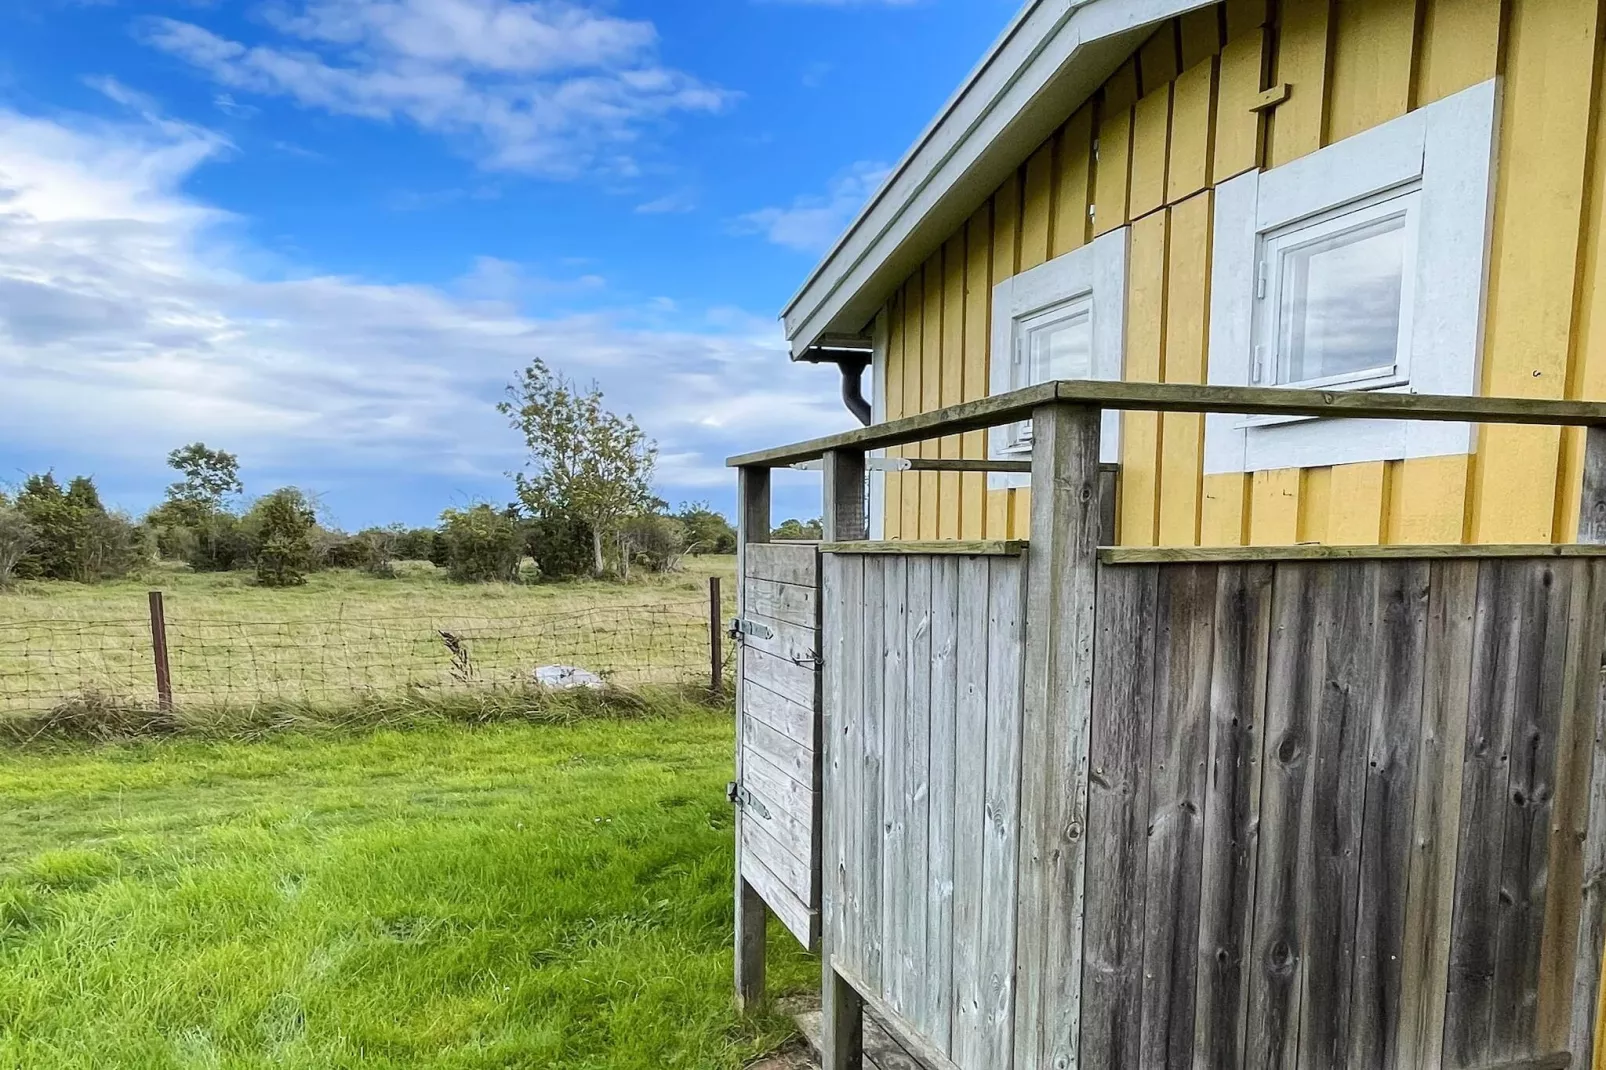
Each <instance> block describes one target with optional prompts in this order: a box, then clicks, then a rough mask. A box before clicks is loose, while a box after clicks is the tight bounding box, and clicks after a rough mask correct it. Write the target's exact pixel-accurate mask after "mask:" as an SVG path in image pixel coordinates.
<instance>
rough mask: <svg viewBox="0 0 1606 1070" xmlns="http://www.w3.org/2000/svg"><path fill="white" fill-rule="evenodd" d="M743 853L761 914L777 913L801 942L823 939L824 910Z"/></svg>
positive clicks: (748, 880)
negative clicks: (804, 898) (811, 903)
mask: <svg viewBox="0 0 1606 1070" xmlns="http://www.w3.org/2000/svg"><path fill="white" fill-rule="evenodd" d="M747 827H748V826H744V831H743V839H744V840H745V838H746V836H747V835H748V834H747V832H746V829H747ZM738 843H739V844H741V843H742V841H738ZM743 852H744V857H743V860H742V865H743V869H742V873H743V874H744V878H743V879H744V881H745V883H746V885H747V886H748V887H749V888H750V889H751V894H753V895H755V896H757V897H758V905H759V906H760V907H762V908H763V909H764V912H763V913H762V914H759V915H757V916H759V917H767V916H768V915H769V914H771V913H773V914H774V915H775V917H776V918H777V919H778V920H779V921H780V922H781V924H782V925H784V926H785V927H786V930H787V932H789V933H791V934H792V935H793V936H794V937H796V938H797V940H798V942H799V943H802V944H806V945H808V946H813V945H814V944H815V942H816V941H818V940H819V938H820V912H819V911H818V910H815V909H813V908H812V907H810V906H809V905H808V904H806V903H804V902H802V901H801V900H800V899H798V897H797V896H796V895H794V894H792V889H791V888H789V887H787V884H786V881H785V879H784V878H782V877H780V876H778V875H776V874H775V873H772V872H771V871H770V869H769V867H768V866H766V865H765V864H764V861H763V859H762V858H760V857H758V856H757V855H756V854H755V853H753V852H752V851H750V850H747V849H746V848H745V847H743ZM750 1005H751V1004H750Z"/></svg>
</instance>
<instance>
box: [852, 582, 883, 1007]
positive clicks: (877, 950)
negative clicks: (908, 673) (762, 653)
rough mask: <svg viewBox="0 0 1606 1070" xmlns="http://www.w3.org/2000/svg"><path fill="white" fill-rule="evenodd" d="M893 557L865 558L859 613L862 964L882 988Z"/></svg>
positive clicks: (874, 985)
mask: <svg viewBox="0 0 1606 1070" xmlns="http://www.w3.org/2000/svg"><path fill="white" fill-rule="evenodd" d="M887 565H888V559H887V558H885V557H867V558H865V561H864V604H863V605H862V606H860V607H859V612H860V614H861V615H862V617H863V622H864V633H863V634H864V658H865V669H864V680H863V684H864V713H863V716H862V718H861V723H862V724H863V726H864V731H863V733H862V744H861V745H862V747H863V749H864V754H863V766H862V768H861V769H860V780H861V784H862V786H863V791H862V795H861V800H860V801H861V803H862V805H863V806H864V817H863V820H862V821H861V823H860V826H859V827H860V829H861V831H862V836H861V838H860V842H859V873H860V881H861V885H860V889H861V890H860V900H861V901H860V905H859V937H858V939H859V965H860V967H861V968H862V969H863V970H864V974H863V976H864V980H865V983H866V984H868V985H870V986H871V988H872V989H874V990H875V991H876V992H882V991H883V988H882V983H883V982H882V955H881V940H882V930H881V895H882V883H881V882H882V870H881V859H882V839H883V837H884V835H885V830H884V827H883V810H882V808H881V807H882V798H883V795H882V793H883V791H884V790H885V789H884V787H883V777H884V770H885V767H886V760H885V757H884V754H885V749H884V744H883V741H882V732H883V727H882V726H883V718H882V713H881V704H882V693H883V688H884V687H885V680H886V649H885V641H884V639H883V628H884V622H883V612H884V610H883V608H882V603H883V600H884V598H885V592H886V573H887Z"/></svg>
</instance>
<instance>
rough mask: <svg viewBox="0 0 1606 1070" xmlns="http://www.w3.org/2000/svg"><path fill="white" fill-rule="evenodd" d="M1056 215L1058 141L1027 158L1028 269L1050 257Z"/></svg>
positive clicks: (1024, 248) (1024, 233)
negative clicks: (1055, 190) (1055, 165)
mask: <svg viewBox="0 0 1606 1070" xmlns="http://www.w3.org/2000/svg"><path fill="white" fill-rule="evenodd" d="M1053 218H1054V142H1053V141H1052V140H1050V141H1048V142H1046V143H1045V144H1044V145H1043V147H1042V148H1040V149H1038V150H1037V151H1036V152H1034V153H1032V155H1031V158H1030V159H1028V160H1027V161H1026V184H1025V188H1024V193H1023V199H1022V201H1021V221H1020V264H1019V266H1018V267H1017V269H1016V270H1017V271H1026V270H1028V269H1030V268H1034V267H1036V266H1037V265H1039V264H1041V263H1043V262H1045V261H1046V260H1048V242H1049V229H1050V226H1051V222H1052V220H1053Z"/></svg>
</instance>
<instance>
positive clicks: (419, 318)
mask: <svg viewBox="0 0 1606 1070" xmlns="http://www.w3.org/2000/svg"><path fill="white" fill-rule="evenodd" d="M226 147H227V146H226V143H225V142H223V141H222V140H221V139H219V138H217V137H215V136H213V135H211V134H210V133H208V132H206V131H204V130H200V129H197V128H194V127H190V126H183V125H179V124H173V123H164V122H160V121H156V120H143V121H139V122H136V123H130V124H122V125H106V124H88V123H82V124H71V123H66V122H60V121H50V120H45V119H40V118H35V117H29V116H24V115H19V114H16V113H14V112H7V111H3V110H0V384H3V385H0V406H3V412H4V419H3V420H0V447H3V446H4V444H6V443H10V444H12V445H13V446H19V445H22V444H26V445H27V446H29V447H30V448H31V449H33V450H38V451H42V452H48V451H49V450H51V449H59V450H71V451H74V452H80V453H81V452H85V451H88V452H91V453H102V454H104V455H105V456H108V457H114V456H115V457H123V458H127V459H130V460H135V459H140V460H142V459H144V458H149V465H150V467H151V469H152V470H153V471H154V470H156V469H158V468H159V467H160V464H161V457H162V454H163V453H164V451H165V450H167V449H168V448H170V447H171V446H172V445H175V444H178V443H181V442H186V441H192V440H194V439H205V440H207V441H210V442H214V443H215V444H218V445H222V446H226V447H228V448H230V449H233V450H237V451H240V452H242V453H245V454H246V455H247V456H249V457H251V458H252V460H253V463H256V464H261V465H264V466H272V467H275V468H281V469H286V470H290V471H295V472H300V473H308V474H311V475H312V476H315V475H316V474H317V473H319V472H370V473H372V474H373V478H375V479H381V480H382V479H384V478H385V476H386V474H387V473H391V474H396V475H398V476H399V475H401V474H413V473H460V474H463V475H464V476H484V475H491V476H495V475H498V474H499V473H501V472H502V471H504V470H506V469H507V468H509V467H511V466H513V465H514V464H516V463H517V449H516V445H517V443H516V441H515V440H514V439H513V437H512V432H511V431H509V430H508V429H507V428H506V427H505V425H504V424H503V422H502V419H501V417H499V416H498V415H497V414H496V413H495V412H494V410H493V408H492V406H493V405H494V403H495V402H496V401H497V400H498V398H499V397H500V394H501V389H502V386H503V385H504V384H505V383H506V382H508V381H509V380H510V378H511V377H512V376H513V374H514V372H515V371H516V370H517V369H518V368H519V367H521V366H522V365H523V364H524V363H526V362H527V361H528V360H529V359H530V358H532V357H536V356H540V357H544V358H546V359H547V360H548V361H550V362H551V363H553V364H554V365H556V366H557V367H559V368H561V369H562V370H564V371H566V372H567V373H569V374H571V375H574V376H575V377H577V378H579V379H582V380H590V379H593V378H594V379H596V380H597V381H599V382H600V383H601V384H602V386H603V388H604V389H605V390H606V391H607V393H608V396H609V400H610V403H611V404H612V405H613V406H614V407H616V408H618V409H621V410H625V411H630V412H632V413H633V414H634V415H635V416H636V417H637V419H638V420H640V421H641V423H642V424H643V426H644V427H645V428H646V429H647V430H648V432H649V433H650V434H651V435H653V436H654V437H656V438H657V439H658V440H659V442H660V444H661V445H662V447H663V456H664V458H665V461H664V464H663V466H662V473H661V482H662V483H663V484H664V486H665V492H666V493H667V494H669V495H671V496H673V495H675V494H677V493H680V491H679V490H677V488H697V487H715V486H720V485H724V484H726V483H727V482H728V479H729V474H728V473H727V472H725V471H724V470H723V468H722V467H721V462H722V459H723V457H724V456H725V455H726V454H727V453H730V452H736V451H738V450H741V449H747V448H753V447H755V446H758V445H763V444H771V443H774V442H777V441H783V440H787V439H791V438H796V437H806V436H808V435H813V434H817V433H822V432H824V431H827V430H831V429H838V428H841V427H843V426H845V425H846V423H847V419H846V417H845V414H844V413H843V412H842V411H841V409H840V407H839V406H838V404H837V402H836V400H835V390H834V383H832V382H830V381H829V380H828V379H827V378H826V377H825V375H824V374H823V373H819V372H816V371H815V370H813V369H808V368H798V367H793V366H791V365H790V364H789V362H788V361H787V359H786V356H785V352H784V346H783V344H782V342H781V339H780V337H779V332H778V330H777V329H776V327H775V326H774V325H773V323H770V322H767V321H762V320H757V319H754V318H752V317H748V316H746V315H745V314H740V313H734V312H731V311H729V310H721V311H719V312H717V313H710V314H709V316H708V317H707V318H706V319H705V320H703V321H702V322H701V323H693V324H690V325H682V326H681V327H680V328H679V329H668V328H665V327H662V326H658V325H657V324H659V323H660V322H661V317H662V315H663V313H664V309H663V307H662V306H661V304H659V305H655V306H653V307H644V308H641V309H623V310H619V311H615V312H609V313H600V312H599V313H590V314H584V315H580V314H570V315H563V316H558V317H552V318H539V317H534V316H531V315H527V314H524V313H522V312H521V311H520V310H519V307H518V304H517V301H518V299H519V297H520V296H521V295H522V294H523V293H524V292H525V290H526V289H527V288H528V287H530V286H532V285H540V282H539V280H531V279H529V278H528V277H526V276H525V275H524V273H523V272H522V271H520V270H519V269H518V268H517V266H516V265H509V264H507V263H504V262H502V261H497V260H491V259H485V260H481V261H479V262H478V263H476V264H475V265H473V267H472V270H470V271H469V272H468V273H467V274H466V275H465V277H464V279H463V280H462V281H461V283H460V284H459V285H458V286H457V287H455V288H453V289H451V290H446V289H441V288H438V287H432V286H423V285H377V284H374V283H370V282H366V281H363V280H361V279H355V278H345V277H334V276H327V275H310V274H309V275H306V276H304V277H288V278H277V279H270V278H261V277H253V276H252V275H251V274H248V273H246V272H243V271H241V270H240V269H239V268H238V267H237V266H236V265H237V264H238V263H241V262H245V261H250V260H255V259H257V258H256V257H255V256H254V255H252V251H251V250H249V249H239V248H238V247H237V246H234V245H231V244H230V241H229V240H228V239H229V236H230V232H231V231H235V232H236V233H237V230H238V228H237V227H233V226H231V223H233V222H235V221H233V220H232V217H230V216H228V215H227V214H226V213H223V212H220V211H217V210H216V209H214V208H211V207H209V206H208V205H206V204H204V203H201V202H199V201H197V200H195V199H194V198H193V197H191V196H189V195H187V194H186V193H185V192H184V191H183V188H182V186H183V183H184V181H185V179H186V178H187V177H188V176H189V175H190V174H191V172H192V171H193V170H194V169H195V168H196V167H198V166H200V165H201V164H203V163H204V162H206V161H208V160H210V159H212V158H214V157H216V156H217V155H218V154H219V153H221V152H223V151H225V149H226ZM235 254H239V255H235ZM568 284H572V285H573V286H576V287H582V288H590V289H592V291H593V294H594V293H595V291H596V288H597V287H598V286H599V285H600V280H597V279H593V278H579V279H576V280H572V282H571V283H568ZM0 452H3V449H0Z"/></svg>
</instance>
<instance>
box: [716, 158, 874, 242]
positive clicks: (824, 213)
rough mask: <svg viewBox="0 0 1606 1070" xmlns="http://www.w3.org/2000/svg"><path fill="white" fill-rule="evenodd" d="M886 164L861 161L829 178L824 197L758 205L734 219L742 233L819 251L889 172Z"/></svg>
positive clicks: (805, 197) (837, 234) (855, 212)
mask: <svg viewBox="0 0 1606 1070" xmlns="http://www.w3.org/2000/svg"><path fill="white" fill-rule="evenodd" d="M888 170H889V169H888V168H887V165H886V164H882V163H871V162H868V161H864V162H860V163H856V164H854V165H853V166H852V167H849V168H848V169H847V170H846V171H844V172H843V173H842V174H840V175H838V176H837V177H836V178H834V179H833V180H832V181H831V184H830V188H829V189H828V190H827V192H826V194H825V196H823V197H822V196H818V195H809V196H803V197H798V198H797V199H796V200H794V201H793V202H792V203H791V204H790V205H789V206H787V207H785V208H761V209H759V210H758V211H756V212H749V213H747V214H746V215H744V216H741V217H740V218H739V219H737V221H736V229H737V231H738V232H739V233H743V234H762V235H764V236H765V237H766V238H768V239H769V240H770V241H772V242H774V243H775V244H776V245H784V246H786V247H787V248H788V249H797V250H800V251H802V252H806V253H821V252H824V251H825V250H827V249H829V248H830V247H831V244H832V243H833V242H835V241H836V239H837V238H838V237H839V236H840V235H841V234H842V232H843V230H845V229H846V228H847V225H848V224H849V223H851V222H852V221H853V217H854V216H856V215H857V214H858V212H859V209H860V208H862V207H864V205H865V202H867V201H868V200H869V199H870V195H871V194H873V193H874V192H875V191H876V190H877V189H879V188H880V187H881V183H882V182H883V181H884V180H885V179H886V177H887V174H888Z"/></svg>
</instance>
